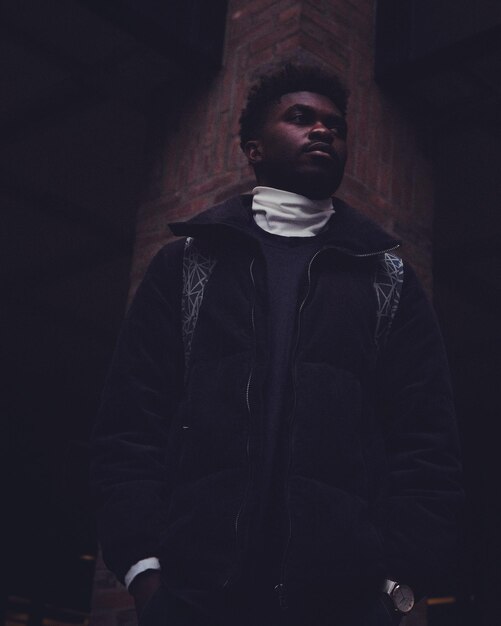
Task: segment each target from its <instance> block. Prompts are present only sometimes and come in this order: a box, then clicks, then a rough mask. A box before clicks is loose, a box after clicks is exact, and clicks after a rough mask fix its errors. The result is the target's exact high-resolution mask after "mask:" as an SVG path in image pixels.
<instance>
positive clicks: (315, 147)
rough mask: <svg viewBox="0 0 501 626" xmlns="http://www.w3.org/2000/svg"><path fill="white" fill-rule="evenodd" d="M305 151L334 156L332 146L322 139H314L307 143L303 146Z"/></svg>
mask: <svg viewBox="0 0 501 626" xmlns="http://www.w3.org/2000/svg"><path fill="white" fill-rule="evenodd" d="M305 152H319V153H321V154H326V155H327V156H330V157H331V158H334V150H333V148H332V146H331V145H330V144H328V143H324V142H323V141H315V142H313V143H310V144H308V145H307V146H306V148H305Z"/></svg>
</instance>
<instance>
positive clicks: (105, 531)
mask: <svg viewBox="0 0 501 626" xmlns="http://www.w3.org/2000/svg"><path fill="white" fill-rule="evenodd" d="M176 250H179V246H178V245H177V242H176V243H175V244H170V245H168V246H166V247H165V248H164V249H163V250H161V251H160V252H159V253H158V254H157V256H156V257H155V258H154V260H153V261H152V263H151V265H150V267H149V269H148V271H147V273H146V275H145V278H144V280H143V281H142V283H141V285H140V286H139V288H138V291H137V293H136V295H135V297H134V300H133V302H132V304H131V306H130V308H129V310H128V313H127V315H126V318H125V320H124V323H123V325H122V329H121V332H120V335H119V339H118V342H117V346H116V349H115V353H114V356H113V359H112V363H111V367H110V370H109V373H108V377H107V381H106V383H105V387H104V392H103V395H102V402H101V407H100V410H99V413H98V416H97V420H96V424H95V427H94V430H93V434H92V441H91V450H92V453H91V469H90V482H91V492H92V496H93V500H94V503H95V509H96V518H97V525H98V536H99V541H100V544H101V548H102V552H103V558H104V561H105V563H106V565H107V566H108V567H109V569H110V570H112V571H113V572H114V573H115V574H116V576H117V578H118V579H119V580H120V581H122V582H124V576H125V574H126V572H127V571H128V569H129V568H130V567H131V565H133V564H134V563H136V562H137V561H139V560H141V559H144V558H147V557H152V556H157V555H158V553H157V546H158V541H159V536H160V533H161V530H162V528H163V526H164V520H165V514H166V508H167V503H168V500H169V484H168V480H166V478H167V473H168V468H167V467H166V445H167V439H168V434H169V427H170V424H171V421H172V418H173V415H174V414H175V412H176V407H177V405H178V402H179V394H180V390H181V389H182V386H183V375H184V374H183V367H184V363H183V357H182V355H183V348H182V334H181V330H180V327H181V322H180V295H179V294H180V288H181V282H180V281H181V280H182V278H181V277H182V272H181V261H180V260H179V259H176V258H175V255H174V254H173V251H174V252H175V251H176ZM179 256H181V255H179V254H178V257H179Z"/></svg>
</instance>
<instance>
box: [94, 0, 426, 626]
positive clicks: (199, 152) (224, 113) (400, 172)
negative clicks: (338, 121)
mask: <svg viewBox="0 0 501 626" xmlns="http://www.w3.org/2000/svg"><path fill="white" fill-rule="evenodd" d="M373 5H374V3H373V1H372V0H253V1H252V2H249V1H248V0H230V2H229V10H228V17H227V31H226V41H225V55H224V64H223V68H222V70H221V72H220V73H219V74H218V76H217V77H216V78H215V79H214V80H213V81H211V82H210V84H209V85H208V86H206V87H205V88H204V89H203V91H202V92H200V91H199V92H198V93H197V96H196V97H193V98H191V99H188V100H187V102H186V105H185V107H184V110H183V112H182V114H181V115H180V117H179V118H178V119H177V121H176V126H175V128H173V129H171V131H170V132H169V134H168V136H167V137H166V139H165V143H164V145H163V148H162V150H161V151H160V153H159V155H158V159H157V161H156V163H155V167H154V169H153V171H152V176H151V182H150V185H149V187H148V189H147V190H146V192H145V194H144V196H143V200H142V203H141V206H140V209H139V213H138V222H137V231H136V244H135V252H134V260H133V270H132V277H131V293H132V292H133V291H134V289H135V287H136V286H137V284H138V281H139V280H140V278H141V277H142V275H143V273H144V270H145V268H146V266H147V264H148V262H149V260H150V259H151V257H152V255H153V254H154V253H155V252H156V250H158V249H159V248H160V247H161V246H162V245H163V244H164V243H165V242H166V241H167V240H168V239H169V238H170V234H169V231H168V228H167V223H168V222H169V221H174V220H177V219H179V218H183V217H188V216H190V215H192V214H195V213H197V212H198V211H200V210H201V209H203V208H204V207H206V206H208V205H210V204H213V203H214V202H218V201H220V200H222V199H224V198H226V197H228V196H231V195H233V194H235V193H240V192H244V191H247V190H250V189H252V187H253V186H254V178H253V175H252V170H251V169H250V168H249V167H248V165H247V163H246V160H245V158H244V156H243V154H242V153H241V151H240V148H239V140H238V118H239V115H240V111H241V109H242V107H243V104H244V99H245V95H246V92H247V90H248V87H249V86H250V84H251V83H252V82H254V80H255V78H256V77H257V76H258V75H259V74H260V73H261V71H262V70H263V69H265V68H266V66H267V65H268V64H270V62H272V61H276V60H278V59H280V58H281V57H284V56H287V55H292V54H294V55H296V56H299V57H300V58H304V59H305V60H310V61H314V62H319V63H324V64H326V65H328V66H329V67H330V68H332V69H334V70H335V71H337V72H338V73H339V74H340V75H341V76H342V77H343V78H344V79H345V81H346V83H347V85H348V88H349V90H350V92H351V99H350V108H349V114H348V124H349V129H350V130H349V149H350V157H349V160H348V164H347V169H346V174H345V179H344V181H343V184H342V186H341V188H340V190H339V192H338V195H339V196H340V197H342V198H343V199H345V200H346V201H348V202H349V203H351V204H353V205H354V206H356V207H358V208H359V209H361V210H362V211H364V212H365V213H366V214H367V215H369V216H370V217H371V218H373V219H375V220H376V221H378V222H379V223H380V224H382V225H383V227H385V228H386V229H387V230H389V231H390V232H393V233H395V234H396V235H397V236H399V237H401V238H402V239H404V240H405V246H404V247H403V249H402V254H403V256H405V257H406V258H408V259H409V260H410V261H411V262H412V263H413V265H414V266H415V268H416V270H417V271H418V274H419V275H420V277H421V279H422V281H423V282H424V284H425V286H426V287H427V288H428V289H430V287H431V242H430V238H431V220H432V212H431V207H432V204H433V185H432V177H431V164H430V161H429V159H428V155H427V154H426V150H425V144H426V142H425V141H424V137H423V136H422V131H420V130H419V129H417V128H415V127H414V125H413V123H412V121H411V120H410V119H408V118H407V117H406V115H405V113H404V112H402V111H401V110H400V109H399V108H398V106H397V105H396V104H395V103H394V102H393V101H392V100H391V98H389V97H388V96H387V95H385V94H384V93H383V92H382V91H381V90H380V89H379V88H378V87H377V85H376V84H375V82H374V78H373V65H374V63H373V56H374V49H373V39H374V33H373V23H374V15H373V11H374V6H373ZM130 606H131V605H130V601H129V600H128V596H127V594H126V593H125V592H123V591H120V590H119V588H118V587H117V584H116V583H115V582H114V581H113V579H112V578H110V576H109V575H108V574H107V573H106V572H105V570H104V566H103V565H102V563H98V566H97V574H96V584H95V593H94V610H93V620H92V621H93V624H94V625H95V624H99V625H100V626H101V625H104V624H106V626H108V624H109V626H114V624H117V623H118V624H123V623H125V622H129V621H133V620H134V618H133V613H132V611H131V608H130ZM422 611H423V609H421V615H420V614H419V613H418V614H416V616H415V617H414V618H413V619H414V623H415V624H417V623H419V624H423V623H424V618H423V617H422Z"/></svg>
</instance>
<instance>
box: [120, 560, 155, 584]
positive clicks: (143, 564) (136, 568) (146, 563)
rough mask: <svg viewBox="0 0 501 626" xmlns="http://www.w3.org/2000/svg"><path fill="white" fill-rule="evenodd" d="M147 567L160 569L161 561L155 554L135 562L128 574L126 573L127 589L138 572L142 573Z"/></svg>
mask: <svg viewBox="0 0 501 626" xmlns="http://www.w3.org/2000/svg"><path fill="white" fill-rule="evenodd" d="M147 569H160V561H159V560H158V559H157V558H156V557H155V556H151V557H149V558H147V559H141V560H140V561H138V562H137V563H134V565H133V566H132V567H131V568H130V569H129V571H128V572H127V574H125V578H124V582H125V586H126V587H127V589H128V588H129V585H130V584H131V582H132V581H133V580H134V578H135V577H136V576H137V575H138V574H141V572H145V571H146V570H147Z"/></svg>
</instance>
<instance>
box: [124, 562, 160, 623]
mask: <svg viewBox="0 0 501 626" xmlns="http://www.w3.org/2000/svg"><path fill="white" fill-rule="evenodd" d="M160 586H161V581H160V570H157V569H147V570H145V571H144V572H141V573H140V574H138V575H137V576H136V577H135V578H134V580H133V581H132V582H131V584H130V585H129V593H130V594H131V595H132V597H133V598H134V603H135V605H136V613H137V615H138V617H139V616H140V615H141V612H142V610H143V609H144V607H145V606H146V604H147V602H148V600H149V599H150V598H151V597H152V595H153V594H154V593H155V591H156V590H157V589H158V588H159V587H160Z"/></svg>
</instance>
